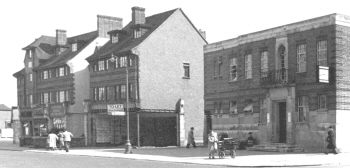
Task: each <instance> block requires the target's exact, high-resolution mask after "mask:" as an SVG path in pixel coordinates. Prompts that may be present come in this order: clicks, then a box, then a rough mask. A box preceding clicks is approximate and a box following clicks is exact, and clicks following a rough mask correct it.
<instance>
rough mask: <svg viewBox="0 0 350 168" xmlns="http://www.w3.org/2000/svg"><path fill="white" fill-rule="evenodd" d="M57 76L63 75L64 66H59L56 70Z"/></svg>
mask: <svg viewBox="0 0 350 168" xmlns="http://www.w3.org/2000/svg"><path fill="white" fill-rule="evenodd" d="M58 76H64V67H60V68H59V70H58Z"/></svg>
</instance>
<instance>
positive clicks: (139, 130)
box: [86, 7, 207, 146]
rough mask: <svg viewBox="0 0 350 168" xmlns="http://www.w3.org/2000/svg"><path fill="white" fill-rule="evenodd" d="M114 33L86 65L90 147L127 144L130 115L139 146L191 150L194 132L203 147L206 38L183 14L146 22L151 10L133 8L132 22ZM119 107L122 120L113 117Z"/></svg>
mask: <svg viewBox="0 0 350 168" xmlns="http://www.w3.org/2000/svg"><path fill="white" fill-rule="evenodd" d="M108 33H109V35H110V40H109V41H108V42H107V43H106V44H105V45H104V46H102V47H101V48H98V50H97V51H96V52H95V53H94V54H93V55H91V56H90V57H88V58H87V59H86V60H87V61H88V62H89V65H90V66H89V69H90V100H87V101H86V104H87V106H86V107H87V111H88V120H87V121H88V129H87V130H88V132H87V133H88V134H87V135H88V142H89V144H91V145H119V144H124V143H125V140H126V139H127V133H126V130H127V129H126V127H127V125H126V123H127V122H126V116H125V115H123V114H124V113H123V112H124V111H126V109H129V111H130V140H131V143H132V144H133V145H140V146H185V145H186V143H187V132H188V131H189V130H190V127H192V126H193V127H195V137H196V140H197V141H198V142H200V143H202V140H203V134H206V132H205V130H204V115H203V114H204V109H203V107H204V100H203V96H204V93H203V92H204V88H203V81H204V80H203V74H204V73H203V68H204V67H203V45H204V44H207V42H206V40H205V39H204V37H203V36H202V35H204V33H205V32H203V31H198V30H197V29H196V28H195V26H194V25H193V24H192V22H191V21H190V20H189V18H188V17H187V16H186V15H185V14H184V12H183V11H182V10H181V9H180V8H178V9H174V10H170V11H166V12H163V13H159V14H155V15H152V16H148V17H146V16H145V8H141V7H133V8H132V20H131V22H129V23H128V24H127V25H126V26H125V27H123V28H122V29H115V30H113V31H110V32H108ZM111 58H114V59H111ZM112 61H113V62H112ZM126 76H128V77H126ZM126 79H128V82H127V80H126ZM127 92H129V94H126V93H127ZM127 95H129V104H127V101H126V100H127ZM126 105H128V107H126ZM116 107H118V108H119V112H120V113H119V114H121V116H118V115H117V116H115V115H113V112H111V110H113V109H114V110H115V108H116Z"/></svg>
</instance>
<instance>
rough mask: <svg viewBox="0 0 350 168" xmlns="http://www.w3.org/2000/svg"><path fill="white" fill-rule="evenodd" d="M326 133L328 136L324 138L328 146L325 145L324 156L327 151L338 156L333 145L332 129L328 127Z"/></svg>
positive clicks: (335, 146)
mask: <svg viewBox="0 0 350 168" xmlns="http://www.w3.org/2000/svg"><path fill="white" fill-rule="evenodd" d="M327 133H328V136H327V138H326V141H327V142H328V145H327V152H326V154H327V155H328V152H329V151H331V152H332V153H334V154H338V151H337V145H336V143H335V135H334V129H333V127H332V126H329V128H328V132H327Z"/></svg>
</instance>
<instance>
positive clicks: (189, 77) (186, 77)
mask: <svg viewBox="0 0 350 168" xmlns="http://www.w3.org/2000/svg"><path fill="white" fill-rule="evenodd" d="M182 79H190V77H185V76H184V77H182Z"/></svg>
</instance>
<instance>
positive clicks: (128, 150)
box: [109, 53, 131, 154]
mask: <svg viewBox="0 0 350 168" xmlns="http://www.w3.org/2000/svg"><path fill="white" fill-rule="evenodd" d="M117 58H118V56H115V55H113V53H112V56H111V59H109V60H110V61H111V62H114V61H117ZM126 60H127V61H126V65H125V72H126V142H125V152H124V153H125V154H130V153H131V143H130V135H129V125H130V124H129V71H128V65H129V64H128V62H129V59H128V56H127V58H126Z"/></svg>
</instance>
